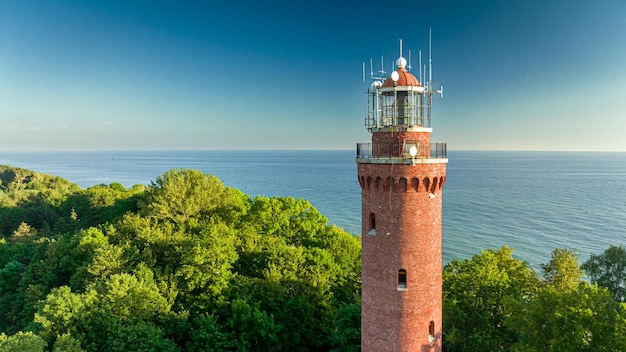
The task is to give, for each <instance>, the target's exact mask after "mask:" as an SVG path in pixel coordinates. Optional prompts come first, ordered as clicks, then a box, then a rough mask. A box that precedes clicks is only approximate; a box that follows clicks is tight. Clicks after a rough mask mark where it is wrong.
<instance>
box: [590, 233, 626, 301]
mask: <svg viewBox="0 0 626 352" xmlns="http://www.w3.org/2000/svg"><path fill="white" fill-rule="evenodd" d="M582 268H583V270H585V273H587V276H589V279H590V280H591V282H592V283H597V284H598V286H601V287H606V288H608V289H609V291H610V292H611V293H612V294H613V299H615V300H617V301H619V302H624V300H625V299H626V248H624V246H613V245H611V246H610V247H609V248H608V249H607V250H605V251H604V253H602V254H593V255H592V256H591V258H589V260H587V261H586V262H585V263H584V264H583V265H582Z"/></svg>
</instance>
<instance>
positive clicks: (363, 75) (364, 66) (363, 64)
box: [363, 61, 365, 83]
mask: <svg viewBox="0 0 626 352" xmlns="http://www.w3.org/2000/svg"><path fill="white" fill-rule="evenodd" d="M363 83H365V61H363Z"/></svg>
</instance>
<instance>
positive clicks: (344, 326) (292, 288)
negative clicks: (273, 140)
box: [0, 167, 361, 351]
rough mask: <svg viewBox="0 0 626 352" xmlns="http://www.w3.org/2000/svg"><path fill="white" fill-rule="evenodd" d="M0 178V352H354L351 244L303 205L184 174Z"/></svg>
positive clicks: (14, 172)
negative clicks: (107, 180) (88, 181)
mask: <svg viewBox="0 0 626 352" xmlns="http://www.w3.org/2000/svg"><path fill="white" fill-rule="evenodd" d="M0 179H2V186H0V219H1V220H2V222H1V224H2V228H1V229H0V231H2V236H1V238H0V332H3V335H0V347H1V348H0V349H1V350H3V351H4V350H11V349H10V348H12V347H10V346H18V347H16V348H19V346H22V347H24V348H26V347H25V346H33V347H32V348H31V347H27V348H28V349H29V350H33V351H57V350H58V351H329V350H331V349H333V348H334V349H336V350H337V351H349V350H355V349H358V345H359V344H360V311H359V307H360V302H359V297H360V255H361V252H360V242H359V239H358V238H357V237H354V236H352V235H350V234H348V233H346V232H344V231H343V230H341V229H339V228H337V227H335V226H329V225H328V221H327V219H326V218H325V217H324V216H322V215H321V214H320V213H319V212H318V211H317V210H316V209H315V207H313V206H312V205H311V204H310V203H309V202H307V201H305V200H303V199H298V200H296V199H294V198H290V197H284V198H283V197H275V198H268V197H257V198H254V199H250V198H249V197H248V196H246V195H245V194H243V193H242V192H240V191H239V190H236V189H232V188H230V187H225V186H224V185H223V184H222V182H221V181H220V180H219V179H217V178H216V177H214V176H211V175H206V174H203V173H201V172H199V171H196V170H185V169H179V170H171V171H168V172H166V173H164V174H163V175H161V176H159V177H158V178H157V179H156V180H155V181H154V182H152V184H151V185H150V186H148V187H144V186H135V187H133V188H131V189H129V190H126V189H125V188H124V187H123V186H121V185H119V184H111V185H108V186H106V185H97V186H94V187H90V188H88V189H81V188H79V187H77V186H75V185H72V184H71V183H69V182H67V181H64V180H62V179H59V178H54V177H51V176H47V175H41V174H37V173H34V172H31V171H27V170H22V169H15V168H10V167H2V169H0ZM44 215H45V216H46V217H45V218H43V220H42V216H44ZM22 350H23V349H22Z"/></svg>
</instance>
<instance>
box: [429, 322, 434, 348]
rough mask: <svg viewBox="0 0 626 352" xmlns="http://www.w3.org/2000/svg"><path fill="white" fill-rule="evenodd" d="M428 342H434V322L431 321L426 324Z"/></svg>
mask: <svg viewBox="0 0 626 352" xmlns="http://www.w3.org/2000/svg"><path fill="white" fill-rule="evenodd" d="M428 342H429V343H433V342H435V322H434V321H432V320H431V321H430V323H429V324H428Z"/></svg>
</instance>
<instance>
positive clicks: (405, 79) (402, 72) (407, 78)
mask: <svg viewBox="0 0 626 352" xmlns="http://www.w3.org/2000/svg"><path fill="white" fill-rule="evenodd" d="M396 72H398V80H397V81H396V82H395V85H396V86H419V85H420V82H419V81H418V80H417V78H415V76H413V74H411V72H409V71H407V70H406V69H405V68H404V66H401V67H398V69H397V70H396ZM393 86H394V82H393V79H392V78H391V76H389V77H387V79H386V80H385V83H383V87H393Z"/></svg>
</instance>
